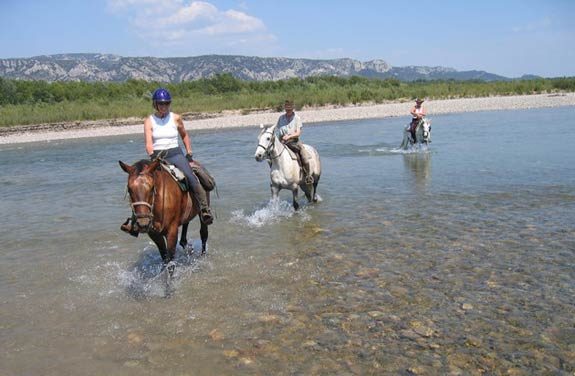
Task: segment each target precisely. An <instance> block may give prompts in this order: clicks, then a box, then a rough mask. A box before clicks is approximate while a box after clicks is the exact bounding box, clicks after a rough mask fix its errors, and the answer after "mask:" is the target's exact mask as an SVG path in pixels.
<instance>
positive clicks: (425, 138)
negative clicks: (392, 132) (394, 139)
mask: <svg viewBox="0 0 575 376" xmlns="http://www.w3.org/2000/svg"><path fill="white" fill-rule="evenodd" d="M409 128H410V125H409V124H408V125H407V127H405V130H404V131H403V141H402V142H401V146H400V149H403V150H407V149H409V148H410V147H411V146H412V145H428V144H430V143H431V120H429V119H427V118H423V119H422V120H421V121H420V122H419V123H418V124H417V127H416V128H415V140H414V139H413V137H412V136H411V132H410V131H409Z"/></svg>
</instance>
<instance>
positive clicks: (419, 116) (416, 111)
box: [409, 98, 426, 141]
mask: <svg viewBox="0 0 575 376" xmlns="http://www.w3.org/2000/svg"><path fill="white" fill-rule="evenodd" d="M422 103H423V99H420V98H417V99H415V106H413V108H412V109H411V111H410V113H411V116H412V118H411V123H410V125H409V131H410V132H411V137H412V138H413V141H415V130H416V129H417V125H418V124H419V122H420V121H421V120H423V118H424V117H425V115H426V112H425V108H423V106H422V105H421V104H422Z"/></svg>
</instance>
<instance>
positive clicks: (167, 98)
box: [152, 87, 172, 103]
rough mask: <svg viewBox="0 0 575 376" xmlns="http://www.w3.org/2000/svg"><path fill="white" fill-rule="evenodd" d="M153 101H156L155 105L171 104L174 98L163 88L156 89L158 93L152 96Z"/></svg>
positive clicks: (155, 92)
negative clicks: (161, 103) (158, 103)
mask: <svg viewBox="0 0 575 376" xmlns="http://www.w3.org/2000/svg"><path fill="white" fill-rule="evenodd" d="M152 100H153V101H154V103H156V102H171V101H172V96H171V95H170V92H169V91H167V90H166V89H164V88H162V87H161V88H159V89H156V91H154V95H152Z"/></svg>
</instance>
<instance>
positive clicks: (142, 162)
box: [134, 159, 152, 175]
mask: <svg viewBox="0 0 575 376" xmlns="http://www.w3.org/2000/svg"><path fill="white" fill-rule="evenodd" d="M151 163H152V162H151V161H150V160H148V159H141V160H139V161H138V162H136V163H134V168H135V169H136V170H135V174H136V175H138V174H140V173H141V172H142V171H143V170H144V168H145V167H146V166H149V165H150V164H151Z"/></svg>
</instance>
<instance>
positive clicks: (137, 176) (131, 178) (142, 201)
mask: <svg viewBox="0 0 575 376" xmlns="http://www.w3.org/2000/svg"><path fill="white" fill-rule="evenodd" d="M118 163H119V164H120V167H122V170H124V171H125V172H127V173H128V193H129V194H130V201H131V202H130V206H131V207H132V212H133V214H134V217H135V218H136V222H135V225H136V229H137V230H138V231H139V232H148V230H149V229H150V226H151V224H152V220H153V218H154V213H153V212H154V194H155V189H154V171H155V170H156V169H157V167H158V165H159V163H160V161H159V160H156V161H154V162H150V161H147V160H141V161H139V162H136V163H135V164H134V165H133V166H130V165H128V164H125V163H124V162H122V161H118Z"/></svg>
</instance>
